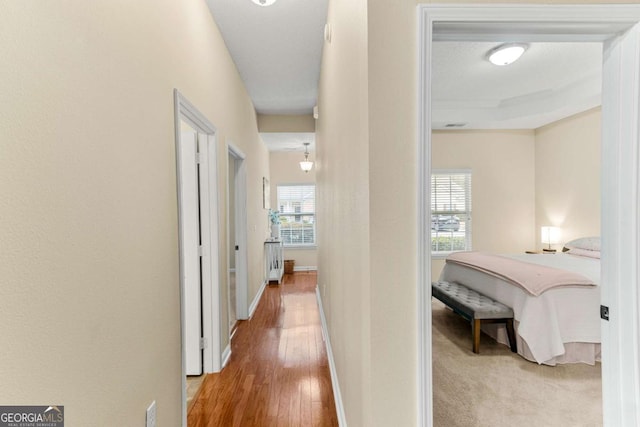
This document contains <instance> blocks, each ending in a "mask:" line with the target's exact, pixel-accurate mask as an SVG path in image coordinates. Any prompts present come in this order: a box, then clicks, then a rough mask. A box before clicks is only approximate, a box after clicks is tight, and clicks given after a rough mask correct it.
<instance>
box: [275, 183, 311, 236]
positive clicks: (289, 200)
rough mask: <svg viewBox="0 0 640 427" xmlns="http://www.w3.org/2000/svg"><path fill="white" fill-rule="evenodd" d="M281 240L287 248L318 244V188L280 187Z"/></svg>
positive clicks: (278, 189) (278, 196)
mask: <svg viewBox="0 0 640 427" xmlns="http://www.w3.org/2000/svg"><path fill="white" fill-rule="evenodd" d="M277 193H278V194H277V198H278V211H279V212H280V239H281V240H282V242H283V244H284V245H285V246H310V245H315V243H316V227H315V213H316V186H315V185H278V187H277Z"/></svg>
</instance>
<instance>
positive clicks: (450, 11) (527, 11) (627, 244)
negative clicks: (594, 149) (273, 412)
mask: <svg viewBox="0 0 640 427" xmlns="http://www.w3.org/2000/svg"><path fill="white" fill-rule="evenodd" d="M418 12H419V33H418V34H419V43H418V45H419V46H418V47H419V51H418V58H419V63H418V67H419V107H418V114H419V116H418V126H419V127H418V135H419V136H418V137H419V140H418V146H419V150H420V155H419V170H420V178H419V179H420V181H419V185H418V191H419V194H418V197H419V212H418V215H419V218H420V226H419V229H420V236H421V237H420V239H419V250H418V256H419V258H418V266H419V271H418V277H419V279H418V289H417V292H418V296H419V298H418V312H419V324H418V333H419V336H418V341H419V350H418V351H419V354H418V357H419V370H418V375H419V379H420V380H419V392H418V394H419V396H418V399H419V401H418V404H419V411H418V419H419V420H418V423H419V425H423V426H431V425H432V424H433V420H432V419H431V415H430V414H432V413H433V412H432V394H433V391H432V384H431V306H430V300H431V291H430V289H431V287H430V286H429V284H430V281H431V265H430V259H431V254H430V247H431V245H430V244H429V242H430V239H429V236H430V226H428V225H427V223H428V222H430V218H429V216H430V205H431V203H430V200H429V198H430V196H429V195H430V181H431V170H430V169H431V166H430V165H431V158H430V156H431V86H430V85H431V68H430V67H431V65H430V64H431V44H432V42H433V41H434V40H455V41H477V40H483V41H487V40H489V41H503V40H504V39H505V38H506V39H510V40H513V41H514V42H518V41H525V40H526V41H573V42H581V41H599V42H602V43H603V45H604V64H603V70H604V73H603V96H602V99H603V100H602V129H603V131H602V136H603V137H602V144H603V149H602V175H603V180H602V205H603V206H605V207H606V208H605V209H603V212H602V219H601V221H602V227H601V233H602V241H603V246H602V253H603V256H602V276H601V283H602V287H601V289H602V298H601V300H602V305H603V306H607V307H608V310H609V314H611V313H612V312H615V313H617V318H616V319H614V318H613V317H611V316H610V317H609V320H607V321H602V353H603V359H605V360H607V361H609V362H608V363H607V364H606V365H603V366H602V379H603V413H604V425H605V426H623V425H636V420H637V419H638V418H639V416H640V412H639V411H640V392H639V391H638V376H637V375H635V374H634V375H628V374H625V372H627V373H628V372H636V373H637V372H638V371H639V370H640V364H639V362H638V360H637V357H635V355H637V354H638V350H639V344H638V341H639V340H638V335H639V331H638V328H637V325H638V308H639V301H638V291H637V285H638V282H639V277H638V271H637V268H636V264H637V259H638V256H639V255H640V250H639V249H640V233H639V232H638V230H639V229H640V228H639V222H640V220H639V211H640V208H639V201H640V197H639V185H640V183H639V179H638V176H639V170H640V158H639V157H638V150H639V148H638V147H639V145H640V141H639V138H640V135H639V131H638V129H639V125H640V123H639V122H640V118H639V117H638V115H639V114H638V112H639V108H640V99H639V98H640V76H639V75H638V74H637V70H638V68H639V67H640V7H638V6H637V5H606V6H603V5H589V6H585V5H576V6H549V5H544V6H531V5H526V6H517V5H514V6H494V7H488V6H486V5H485V6H482V7H476V6H451V7H443V6H435V7H430V6H428V5H420V6H419V7H418ZM631 229H632V230H633V232H631V233H630V232H629V230H631ZM625 296H626V297H625ZM630 296H632V297H630ZM623 325H634V327H633V330H632V332H627V336H626V338H627V339H624V336H623V329H626V328H627V327H626V326H625V327H623ZM629 333H631V334H632V336H631V339H629V335H628V334H629ZM623 371H624V372H623Z"/></svg>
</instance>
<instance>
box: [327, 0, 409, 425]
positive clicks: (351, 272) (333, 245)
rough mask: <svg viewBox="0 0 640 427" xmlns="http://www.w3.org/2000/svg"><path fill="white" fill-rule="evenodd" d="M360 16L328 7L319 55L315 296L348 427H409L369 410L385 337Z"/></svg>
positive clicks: (337, 3)
mask: <svg viewBox="0 0 640 427" xmlns="http://www.w3.org/2000/svg"><path fill="white" fill-rule="evenodd" d="M366 15H367V3H366V0H353V1H341V0H330V1H329V11H328V18H327V21H328V22H329V23H330V24H331V26H332V28H333V38H332V41H331V43H330V44H328V43H325V44H324V48H323V57H322V68H321V75H320V82H319V84H320V87H319V100H318V108H319V118H318V121H317V122H316V160H317V163H316V166H317V171H316V180H317V195H316V196H317V205H318V214H317V216H318V228H317V231H318V288H319V291H320V295H321V297H322V300H323V305H324V314H325V316H326V319H327V324H328V333H329V339H330V342H331V345H332V348H333V356H334V361H335V367H336V372H337V375H338V378H339V386H340V391H341V394H342V399H343V400H342V402H343V404H344V408H345V413H346V421H347V424H348V425H349V426H353V427H355V426H376V425H399V426H400V425H411V424H406V423H404V419H402V418H397V419H396V421H398V422H397V423H394V424H385V423H384V422H382V420H378V419H377V416H376V415H377V413H374V412H373V406H372V396H373V394H374V393H375V392H376V391H377V390H372V382H373V372H372V370H371V369H372V362H371V361H372V359H374V358H376V357H377V355H378V353H379V352H380V353H384V352H385V350H384V348H383V347H382V346H381V347H379V348H378V347H374V346H373V342H372V339H373V336H372V333H375V335H376V336H380V335H381V334H382V335H386V334H384V333H382V332H381V331H374V330H373V329H372V325H371V318H370V314H371V299H370V298H371V270H370V267H371V261H370V247H371V241H370V234H369V231H370V226H371V224H370V220H369V212H370V209H371V207H370V199H369V183H370V174H369V131H368V117H367V116H368V115H367V105H368V79H367V74H368V72H367V69H368V61H367V56H368V53H367V19H366ZM356 159H357V161H356ZM388 344H389V345H391V343H388ZM374 348H375V351H373V349H374ZM404 350H406V349H403V351H404ZM408 351H410V350H408ZM394 367H395V364H394V365H393V366H389V367H388V368H389V369H390V370H392V371H393V370H394ZM396 380H398V378H396ZM395 386H396V387H398V389H403V387H401V386H399V385H398V383H396V384H395ZM396 409H397V408H396ZM399 409H400V410H402V409H404V408H402V407H401V408H399ZM376 412H377V411H376ZM392 412H394V413H397V412H398V411H392Z"/></svg>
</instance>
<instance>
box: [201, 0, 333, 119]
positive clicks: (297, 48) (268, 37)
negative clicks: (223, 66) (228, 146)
mask: <svg viewBox="0 0 640 427" xmlns="http://www.w3.org/2000/svg"><path fill="white" fill-rule="evenodd" d="M327 3H328V0H278V1H276V2H275V3H274V4H273V5H271V6H267V7H262V6H258V5H256V4H254V3H253V2H252V1H251V0H207V5H208V6H209V10H211V13H212V14H213V17H214V19H215V21H216V23H217V24H218V27H219V28H220V31H221V33H222V37H223V38H224V41H225V43H226V45H227V48H228V49H229V52H231V56H232V57H233V60H234V61H235V63H236V67H238V71H239V72H240V76H241V77H242V79H243V81H244V84H245V86H246V88H247V91H248V92H249V96H250V97H251V99H252V100H253V105H254V107H255V109H256V111H257V112H258V113H261V114H311V113H312V111H313V107H314V106H315V105H316V102H317V97H318V80H319V78H320V60H321V57H322V45H323V42H324V24H325V23H326V20H327Z"/></svg>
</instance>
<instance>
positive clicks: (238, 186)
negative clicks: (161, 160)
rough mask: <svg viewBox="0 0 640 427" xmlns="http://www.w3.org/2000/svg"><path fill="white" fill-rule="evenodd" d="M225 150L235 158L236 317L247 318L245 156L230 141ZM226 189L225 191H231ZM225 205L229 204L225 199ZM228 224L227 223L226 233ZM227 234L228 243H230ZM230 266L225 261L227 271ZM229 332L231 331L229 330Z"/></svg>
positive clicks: (239, 318) (238, 318)
mask: <svg viewBox="0 0 640 427" xmlns="http://www.w3.org/2000/svg"><path fill="white" fill-rule="evenodd" d="M227 152H228V153H229V155H230V156H232V157H233V158H235V163H236V179H235V181H234V182H235V188H234V189H233V191H234V192H235V204H234V206H235V212H234V215H235V217H234V220H235V221H234V223H235V234H236V236H235V237H236V239H237V240H236V241H235V243H236V244H237V245H238V247H239V249H238V251H236V319H237V320H247V319H248V318H249V301H248V300H249V276H248V273H249V272H248V252H247V242H248V238H247V165H246V160H245V159H246V156H245V155H244V153H243V152H242V150H240V148H238V147H237V146H236V145H234V144H233V143H232V142H230V141H227ZM227 167H228V166H227ZM231 190H232V189H228V190H227V191H231ZM227 206H229V203H228V200H227ZM228 230H229V225H228V223H227V234H228ZM231 240H232V239H231V236H229V245H231V244H232V242H231ZM230 267H231V265H230V263H229V262H227V272H228V271H229V268H230ZM229 333H231V331H229Z"/></svg>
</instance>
